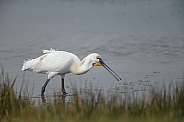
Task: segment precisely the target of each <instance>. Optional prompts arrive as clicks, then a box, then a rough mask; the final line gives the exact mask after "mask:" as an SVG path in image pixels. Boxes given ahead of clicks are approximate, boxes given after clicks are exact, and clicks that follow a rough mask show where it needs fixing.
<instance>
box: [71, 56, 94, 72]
mask: <svg viewBox="0 0 184 122" xmlns="http://www.w3.org/2000/svg"><path fill="white" fill-rule="evenodd" d="M91 68H92V62H91V60H88V59H86V58H84V59H83V60H82V61H81V62H80V64H79V65H78V66H77V69H76V72H75V73H74V74H77V75H81V74H85V73H87V72H88V71H89V70H90V69H91Z"/></svg>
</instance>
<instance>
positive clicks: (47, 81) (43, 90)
mask: <svg viewBox="0 0 184 122" xmlns="http://www.w3.org/2000/svg"><path fill="white" fill-rule="evenodd" d="M49 81H50V79H47V80H46V82H45V84H44V85H43V87H42V91H41V96H44V92H45V87H46V86H47V84H48V83H49Z"/></svg>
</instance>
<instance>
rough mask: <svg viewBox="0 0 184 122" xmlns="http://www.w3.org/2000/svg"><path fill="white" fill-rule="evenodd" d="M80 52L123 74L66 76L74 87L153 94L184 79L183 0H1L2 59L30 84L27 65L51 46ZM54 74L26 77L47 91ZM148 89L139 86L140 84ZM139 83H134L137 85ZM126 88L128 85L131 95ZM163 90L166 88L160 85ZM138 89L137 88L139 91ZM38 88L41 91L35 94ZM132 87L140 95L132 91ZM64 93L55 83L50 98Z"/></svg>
mask: <svg viewBox="0 0 184 122" xmlns="http://www.w3.org/2000/svg"><path fill="white" fill-rule="evenodd" d="M50 48H54V49H58V50H65V51H69V52H72V53H75V54H76V55H77V56H79V58H80V59H82V58H84V57H85V56H86V55H88V54H89V53H93V52H96V53H99V54H100V55H101V56H102V58H103V60H104V61H105V62H106V63H107V64H108V65H109V66H110V67H111V68H112V69H113V70H114V71H116V72H117V74H119V75H120V76H121V77H122V81H119V82H117V81H116V80H115V79H114V78H113V76H111V75H110V74H109V73H108V72H107V71H106V70H105V69H104V68H102V67H97V68H93V69H92V70H90V71H89V72H88V73H87V74H85V75H82V76H74V75H72V74H68V75H66V78H65V79H66V82H65V83H66V90H67V91H68V92H71V84H76V86H77V87H78V88H85V87H86V84H93V86H94V89H100V88H102V89H105V90H109V89H110V91H111V90H114V91H118V92H119V93H123V92H125V91H135V90H136V89H139V90H140V89H149V87H150V85H151V86H152V85H155V84H158V83H159V82H164V83H166V84H167V83H168V82H170V81H180V80H182V78H183V76H182V73H183V70H184V2H183V0H176V1H173V0H132V1H129V0H118V1H113V0H87V1H85V0H76V1H73V0H71V1H65V0H53V1H50V0H1V1H0V62H1V64H2V65H3V67H4V69H5V70H6V71H7V72H9V74H10V76H12V77H15V76H17V75H18V80H17V82H16V84H15V88H16V89H17V90H19V89H20V86H21V84H22V77H23V72H22V71H21V67H22V63H23V61H24V60H27V59H28V58H36V57H38V56H40V55H42V50H44V49H50ZM46 78H47V76H46V75H42V74H37V73H31V72H26V73H25V79H26V80H27V86H28V89H29V92H32V91H33V92H34V93H33V94H34V95H35V96H37V95H39V94H40V90H41V87H42V85H43V84H44V82H45V80H46ZM141 81H142V82H147V81H149V83H148V85H149V86H146V87H144V85H138V84H137V82H141ZM134 82H135V83H136V85H134V86H131V83H134ZM124 86H128V89H129V90H127V89H126V88H124ZM158 86H159V85H158ZM132 87H133V88H132ZM33 88H34V90H32V89H33ZM131 89H132V90H131ZM59 90H60V77H55V78H53V79H52V80H51V81H50V83H49V85H48V86H47V89H46V93H50V92H54V91H59Z"/></svg>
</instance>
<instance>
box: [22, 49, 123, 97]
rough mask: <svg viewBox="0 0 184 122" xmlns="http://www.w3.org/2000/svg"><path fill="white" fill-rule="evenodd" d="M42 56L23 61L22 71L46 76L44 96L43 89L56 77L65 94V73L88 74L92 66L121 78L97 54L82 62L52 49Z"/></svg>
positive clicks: (72, 55)
mask: <svg viewBox="0 0 184 122" xmlns="http://www.w3.org/2000/svg"><path fill="white" fill-rule="evenodd" d="M43 53H44V54H43V55H42V56H40V57H38V58H35V59H29V60H28V61H24V63H23V66H22V70H23V71H25V70H29V71H34V72H38V73H44V74H48V78H47V81H46V83H45V84H44V86H43V87H42V92H41V94H42V95H43V94H44V91H45V87H46V85H47V84H48V82H49V81H50V79H51V78H53V77H54V76H56V75H60V76H61V79H62V92H63V93H64V94H66V92H65V89H64V76H65V74H67V73H73V74H76V75H80V74H84V73H86V72H88V71H89V70H90V69H91V68H92V67H93V66H101V65H102V66H104V67H105V68H106V69H107V70H108V71H110V73H111V74H112V75H113V76H114V77H115V78H116V79H117V80H121V78H120V77H119V76H118V75H117V74H116V73H115V72H114V71H112V70H111V69H110V68H109V67H108V66H107V65H106V64H105V63H104V62H103V61H102V59H101V57H100V55H99V54H97V53H92V54H89V55H88V56H87V57H85V58H84V59H83V60H82V61H80V59H79V58H78V57H77V56H76V55H75V54H72V53H69V52H65V51H57V50H54V49H50V50H43ZM113 73H114V74H113Z"/></svg>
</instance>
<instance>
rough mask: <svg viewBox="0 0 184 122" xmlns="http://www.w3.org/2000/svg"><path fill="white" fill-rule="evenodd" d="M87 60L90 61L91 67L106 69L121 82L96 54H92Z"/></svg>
mask: <svg viewBox="0 0 184 122" xmlns="http://www.w3.org/2000/svg"><path fill="white" fill-rule="evenodd" d="M88 56H89V58H90V59H91V61H92V66H93V67H94V66H103V67H104V68H105V69H107V70H108V71H109V72H110V73H111V74H112V75H113V76H114V77H115V78H116V79H117V80H118V81H119V80H121V78H120V77H119V76H118V75H117V74H116V73H115V72H114V71H113V70H112V69H111V68H110V67H109V66H107V64H105V62H104V61H103V60H102V58H101V56H100V55H99V54H97V53H92V54H89V55H88Z"/></svg>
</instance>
